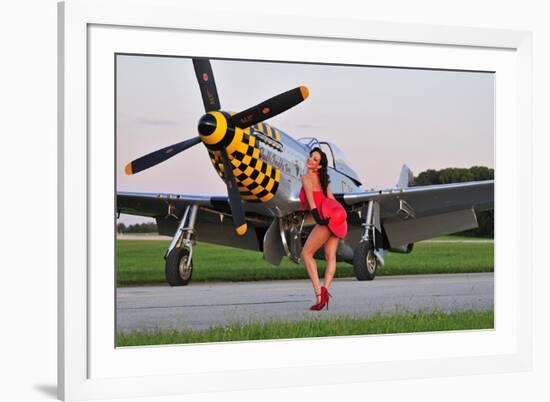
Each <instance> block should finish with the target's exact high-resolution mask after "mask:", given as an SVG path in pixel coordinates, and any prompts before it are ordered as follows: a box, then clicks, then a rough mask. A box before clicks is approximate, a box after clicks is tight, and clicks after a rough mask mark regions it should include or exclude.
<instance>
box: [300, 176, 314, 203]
mask: <svg viewBox="0 0 550 402" xmlns="http://www.w3.org/2000/svg"><path fill="white" fill-rule="evenodd" d="M302 186H303V187H304V192H305V193H306V198H307V202H308V203H309V205H310V207H311V208H310V209H313V208H317V206H316V205H315V198H314V197H313V183H312V182H311V179H310V178H309V177H307V175H304V176H302Z"/></svg>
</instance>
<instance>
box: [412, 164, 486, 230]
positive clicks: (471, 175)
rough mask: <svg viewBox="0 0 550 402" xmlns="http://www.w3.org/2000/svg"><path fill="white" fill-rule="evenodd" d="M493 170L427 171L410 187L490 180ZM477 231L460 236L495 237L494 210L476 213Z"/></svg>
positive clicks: (447, 169)
mask: <svg viewBox="0 0 550 402" xmlns="http://www.w3.org/2000/svg"><path fill="white" fill-rule="evenodd" d="M494 177H495V170H494V169H489V168H488V167H485V166H472V167H470V168H446V169H440V170H434V169H428V170H426V171H424V172H421V173H420V174H418V176H415V178H414V182H413V184H412V186H428V185H432V184H448V183H461V182H465V181H479V180H492V179H494ZM476 217H477V223H478V225H479V227H478V228H477V229H472V230H467V231H464V232H461V233H460V234H461V235H466V236H480V237H489V238H493V237H494V235H495V222H494V220H495V212H494V210H490V211H483V212H476Z"/></svg>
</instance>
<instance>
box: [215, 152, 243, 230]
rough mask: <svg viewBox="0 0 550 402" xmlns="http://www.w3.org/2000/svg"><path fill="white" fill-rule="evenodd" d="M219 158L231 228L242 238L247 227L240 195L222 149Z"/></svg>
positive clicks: (227, 158)
mask: <svg viewBox="0 0 550 402" xmlns="http://www.w3.org/2000/svg"><path fill="white" fill-rule="evenodd" d="M220 156H221V159H222V162H223V175H224V178H225V182H226V184H227V195H228V196H229V206H230V207H231V215H232V216H233V226H234V227H235V231H236V232H237V234H239V235H241V236H242V235H244V234H245V233H246V229H247V225H246V217H245V215H244V210H243V204H242V201H241V194H240V193H239V186H238V185H237V180H236V179H235V175H234V174H233V169H232V168H231V164H230V163H229V157H228V156H227V151H226V150H225V149H222V150H221V151H220Z"/></svg>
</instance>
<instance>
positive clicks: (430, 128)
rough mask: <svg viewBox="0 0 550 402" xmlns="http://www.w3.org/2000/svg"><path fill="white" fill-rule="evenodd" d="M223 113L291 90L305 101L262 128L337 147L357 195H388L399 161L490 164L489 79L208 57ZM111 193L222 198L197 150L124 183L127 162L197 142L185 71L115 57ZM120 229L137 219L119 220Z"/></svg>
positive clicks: (192, 88)
mask: <svg viewBox="0 0 550 402" xmlns="http://www.w3.org/2000/svg"><path fill="white" fill-rule="evenodd" d="M211 64H212V69H213V72H214V76H215V79H216V84H217V88H218V93H219V96H220V100H221V105H222V109H223V110H228V111H235V112H237V111H240V110H243V109H246V108H248V107H250V106H253V105H255V104H257V103H259V102H260V101H262V100H265V99H267V98H270V97H272V96H274V95H277V94H279V93H281V92H284V91H286V90H289V89H291V88H294V87H296V86H299V85H306V86H307V87H308V88H309V91H310V96H309V98H308V99H307V100H305V101H304V102H302V103H301V104H300V105H298V106H296V107H294V108H292V109H290V110H288V111H287V112H285V113H283V114H281V115H279V116H276V117H275V118H273V119H271V120H269V121H268V123H270V124H271V125H274V126H275V127H277V128H280V129H282V130H283V131H285V132H286V133H287V134H290V135H292V136H293V137H295V138H300V137H317V138H318V139H320V140H326V141H329V142H334V143H336V144H337V145H338V146H339V148H340V149H341V150H342V151H343V152H344V153H345V154H346V155H347V157H348V160H349V162H350V164H351V165H352V166H353V167H354V168H355V170H356V171H357V173H358V174H359V176H360V178H361V179H362V181H363V185H364V188H365V189H370V188H387V187H391V186H394V185H395V183H396V182H397V177H398V175H399V171H400V168H401V166H402V165H403V164H407V165H408V166H409V167H410V168H411V169H412V171H413V172H414V173H415V174H417V173H419V172H421V171H423V170H426V169H440V168H445V167H470V166H473V165H483V166H488V167H491V168H493V167H494V76H493V74H490V73H476V72H457V71H433V70H412V69H397V68H382V67H357V66H333V65H312V64H288V63H268V62H251V61H226V60H223V61H222V60H212V61H211ZM116 85H117V115H116V117H117V163H116V177H117V190H119V191H144V192H157V191H158V192H174V193H183V194H218V195H221V194H225V192H226V189H225V185H224V183H223V182H222V181H221V180H220V178H219V176H218V175H217V174H216V173H215V171H214V169H213V167H212V165H211V164H210V160H209V158H208V154H207V152H206V149H205V148H204V146H203V145H202V144H198V145H196V146H195V147H193V148H191V149H189V150H187V151H186V152H183V153H181V154H179V155H177V156H175V157H174V158H172V159H170V160H168V161H166V162H164V163H162V164H160V165H157V166H155V167H153V168H151V169H149V170H146V171H143V172H141V173H138V174H136V175H133V176H127V175H125V173H124V166H125V165H126V163H127V162H129V161H131V160H133V159H135V158H137V157H140V156H142V155H144V154H146V153H149V152H151V151H154V150H157V149H159V148H163V147H165V146H167V145H170V144H173V143H176V142H179V141H182V140H184V139H187V138H191V137H194V136H197V128H196V127H197V122H198V119H199V118H200V116H201V115H202V114H203V113H204V108H203V105H202V100H201V96H200V91H199V88H198V84H197V82H196V79H195V74H194V70H193V64H192V62H191V60H190V59H186V58H173V57H142V56H118V57H117V80H116ZM121 221H122V222H124V223H127V224H128V223H135V222H141V221H145V219H144V218H134V217H128V216H124V215H123V216H122V217H121Z"/></svg>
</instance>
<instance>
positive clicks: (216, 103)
mask: <svg viewBox="0 0 550 402" xmlns="http://www.w3.org/2000/svg"><path fill="white" fill-rule="evenodd" d="M193 67H195V74H196V75H197V81H198V83H199V87H200V89H201V95H202V103H203V104H204V109H205V110H206V112H207V113H208V112H211V111H213V110H220V109H221V105H220V99H219V98H218V90H217V89H216V82H215V81H214V73H212V67H211V66H210V61H209V60H208V59H193Z"/></svg>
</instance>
